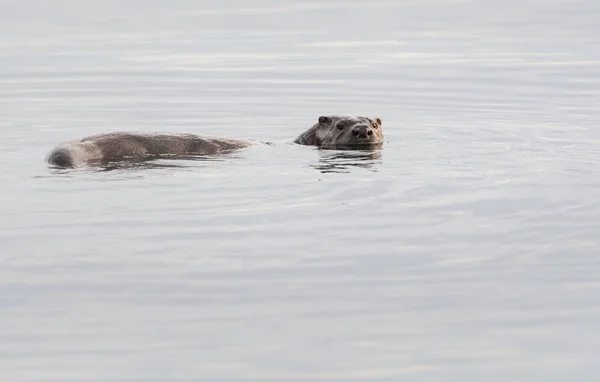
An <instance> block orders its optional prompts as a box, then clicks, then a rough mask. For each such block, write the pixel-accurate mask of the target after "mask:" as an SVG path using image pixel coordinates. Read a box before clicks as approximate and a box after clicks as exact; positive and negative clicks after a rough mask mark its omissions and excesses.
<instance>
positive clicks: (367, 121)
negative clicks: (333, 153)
mask: <svg viewBox="0 0 600 382" xmlns="http://www.w3.org/2000/svg"><path fill="white" fill-rule="evenodd" d="M315 127H316V130H315V138H316V144H317V145H319V146H322V147H331V148H338V147H349V148H352V147H364V146H367V147H368V146H378V145H381V144H382V143H383V132H382V129H381V119H380V118H373V119H371V118H366V117H348V116H338V115H330V116H321V117H319V123H318V124H317V125H316V126H315Z"/></svg>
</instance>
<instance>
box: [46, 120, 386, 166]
mask: <svg viewBox="0 0 600 382" xmlns="http://www.w3.org/2000/svg"><path fill="white" fill-rule="evenodd" d="M382 142H383V134H382V132H381V120H380V119H379V118H375V119H369V118H365V117H346V116H334V115H332V116H322V117H319V120H318V123H317V124H315V125H314V126H313V127H311V128H310V129H308V130H307V131H305V132H304V133H302V134H301V135H300V136H299V137H298V138H296V140H295V141H294V143H298V144H302V145H312V146H319V147H323V148H336V147H339V148H347V147H359V146H365V145H368V146H374V145H377V144H381V143H382ZM251 144H252V143H250V142H247V141H241V140H236V139H228V138H217V137H208V136H200V135H196V134H187V133H143V132H114V133H106V134H98V135H93V136H89V137H86V138H83V139H80V140H74V141H67V142H63V143H61V144H59V145H58V146H57V147H55V148H54V149H53V150H52V151H51V152H50V154H49V155H48V156H47V158H46V159H47V162H48V163H49V164H52V165H54V166H57V167H65V168H68V167H79V166H83V165H86V164H90V163H95V162H102V161H118V160H122V159H128V158H140V157H153V156H179V157H181V156H186V155H217V154H224V153H228V152H231V151H234V150H238V149H242V148H245V147H248V146H250V145H251Z"/></svg>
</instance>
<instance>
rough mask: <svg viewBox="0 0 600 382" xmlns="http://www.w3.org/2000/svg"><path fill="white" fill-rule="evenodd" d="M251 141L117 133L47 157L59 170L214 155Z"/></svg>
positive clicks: (75, 144) (68, 144)
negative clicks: (151, 158) (153, 158)
mask: <svg viewBox="0 0 600 382" xmlns="http://www.w3.org/2000/svg"><path fill="white" fill-rule="evenodd" d="M250 145H251V143H250V142H245V141H240V140H235V139H226V138H215V137H205V136H200V135H195V134H183V133H180V134H177V133H173V134H160V133H136V132H116V133H107V134H99V135H93V136H91V137H87V138H83V139H81V140H76V141H69V142H64V143H61V144H60V145H58V146H57V147H56V148H54V150H52V151H51V152H50V154H49V155H48V158H47V160H48V163H50V164H53V165H55V166H58V167H78V166H82V165H85V164H87V163H90V162H96V161H110V160H120V159H126V158H141V157H148V156H178V155H179V156H184V155H215V154H221V153H226V152H230V151H233V150H237V149H241V148H244V147H248V146H250Z"/></svg>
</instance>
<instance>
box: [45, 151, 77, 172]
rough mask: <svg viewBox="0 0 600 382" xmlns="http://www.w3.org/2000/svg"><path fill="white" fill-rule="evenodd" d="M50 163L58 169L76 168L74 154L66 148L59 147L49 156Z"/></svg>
mask: <svg viewBox="0 0 600 382" xmlns="http://www.w3.org/2000/svg"><path fill="white" fill-rule="evenodd" d="M47 160H48V163H50V164H52V165H55V166H57V167H64V168H68V167H75V160H74V158H73V154H72V153H71V152H70V151H69V150H67V149H66V148H64V147H57V148H55V149H54V150H52V152H50V154H49V155H48V158H47Z"/></svg>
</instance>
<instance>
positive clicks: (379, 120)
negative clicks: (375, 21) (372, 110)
mask: <svg viewBox="0 0 600 382" xmlns="http://www.w3.org/2000/svg"><path fill="white" fill-rule="evenodd" d="M373 122H375V123H376V124H378V125H379V126H381V118H375V119H373Z"/></svg>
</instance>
